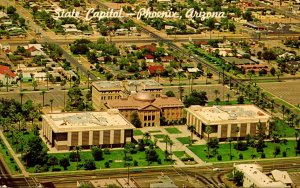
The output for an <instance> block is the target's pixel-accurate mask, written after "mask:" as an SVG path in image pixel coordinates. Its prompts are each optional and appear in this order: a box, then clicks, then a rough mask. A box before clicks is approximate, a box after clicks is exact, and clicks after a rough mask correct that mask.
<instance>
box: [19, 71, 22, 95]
mask: <svg viewBox="0 0 300 188" xmlns="http://www.w3.org/2000/svg"><path fill="white" fill-rule="evenodd" d="M19 80H20V92H21V91H22V80H23V73H22V72H20V74H19Z"/></svg>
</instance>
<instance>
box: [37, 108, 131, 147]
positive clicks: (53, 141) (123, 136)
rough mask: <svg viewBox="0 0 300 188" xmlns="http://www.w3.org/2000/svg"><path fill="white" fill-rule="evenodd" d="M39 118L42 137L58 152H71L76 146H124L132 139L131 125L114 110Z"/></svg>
mask: <svg viewBox="0 0 300 188" xmlns="http://www.w3.org/2000/svg"><path fill="white" fill-rule="evenodd" d="M42 118H43V121H42V134H41V136H43V137H44V138H45V140H46V141H47V143H48V144H50V145H51V147H54V148H56V149H57V150H72V149H73V148H74V147H76V146H81V147H82V148H85V149H90V148H91V147H92V146H100V147H103V148H106V147H109V148H111V147H123V146H124V145H125V144H126V143H130V142H131V141H132V138H133V129H134V126H133V125H132V124H131V123H130V122H129V121H128V120H126V119H125V118H124V117H123V116H122V115H121V114H120V112H119V111H118V110H116V109H110V110H108V111H106V112H71V113H52V114H45V115H43V116H42Z"/></svg>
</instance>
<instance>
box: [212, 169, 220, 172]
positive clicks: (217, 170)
mask: <svg viewBox="0 0 300 188" xmlns="http://www.w3.org/2000/svg"><path fill="white" fill-rule="evenodd" d="M213 171H214V172H220V171H221V169H219V168H213Z"/></svg>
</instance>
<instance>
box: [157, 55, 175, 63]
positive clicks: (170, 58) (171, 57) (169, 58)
mask: <svg viewBox="0 0 300 188" xmlns="http://www.w3.org/2000/svg"><path fill="white" fill-rule="evenodd" d="M160 59H161V61H163V62H167V61H174V60H175V58H174V57H173V56H165V57H161V58H160Z"/></svg>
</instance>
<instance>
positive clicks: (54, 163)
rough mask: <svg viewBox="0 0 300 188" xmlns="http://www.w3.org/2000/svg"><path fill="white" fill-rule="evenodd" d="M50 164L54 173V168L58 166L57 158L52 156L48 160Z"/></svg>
mask: <svg viewBox="0 0 300 188" xmlns="http://www.w3.org/2000/svg"><path fill="white" fill-rule="evenodd" d="M48 163H49V164H50V165H51V166H52V171H53V169H54V166H55V165H57V164H58V160H57V157H55V156H51V157H50V158H49V159H48Z"/></svg>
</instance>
